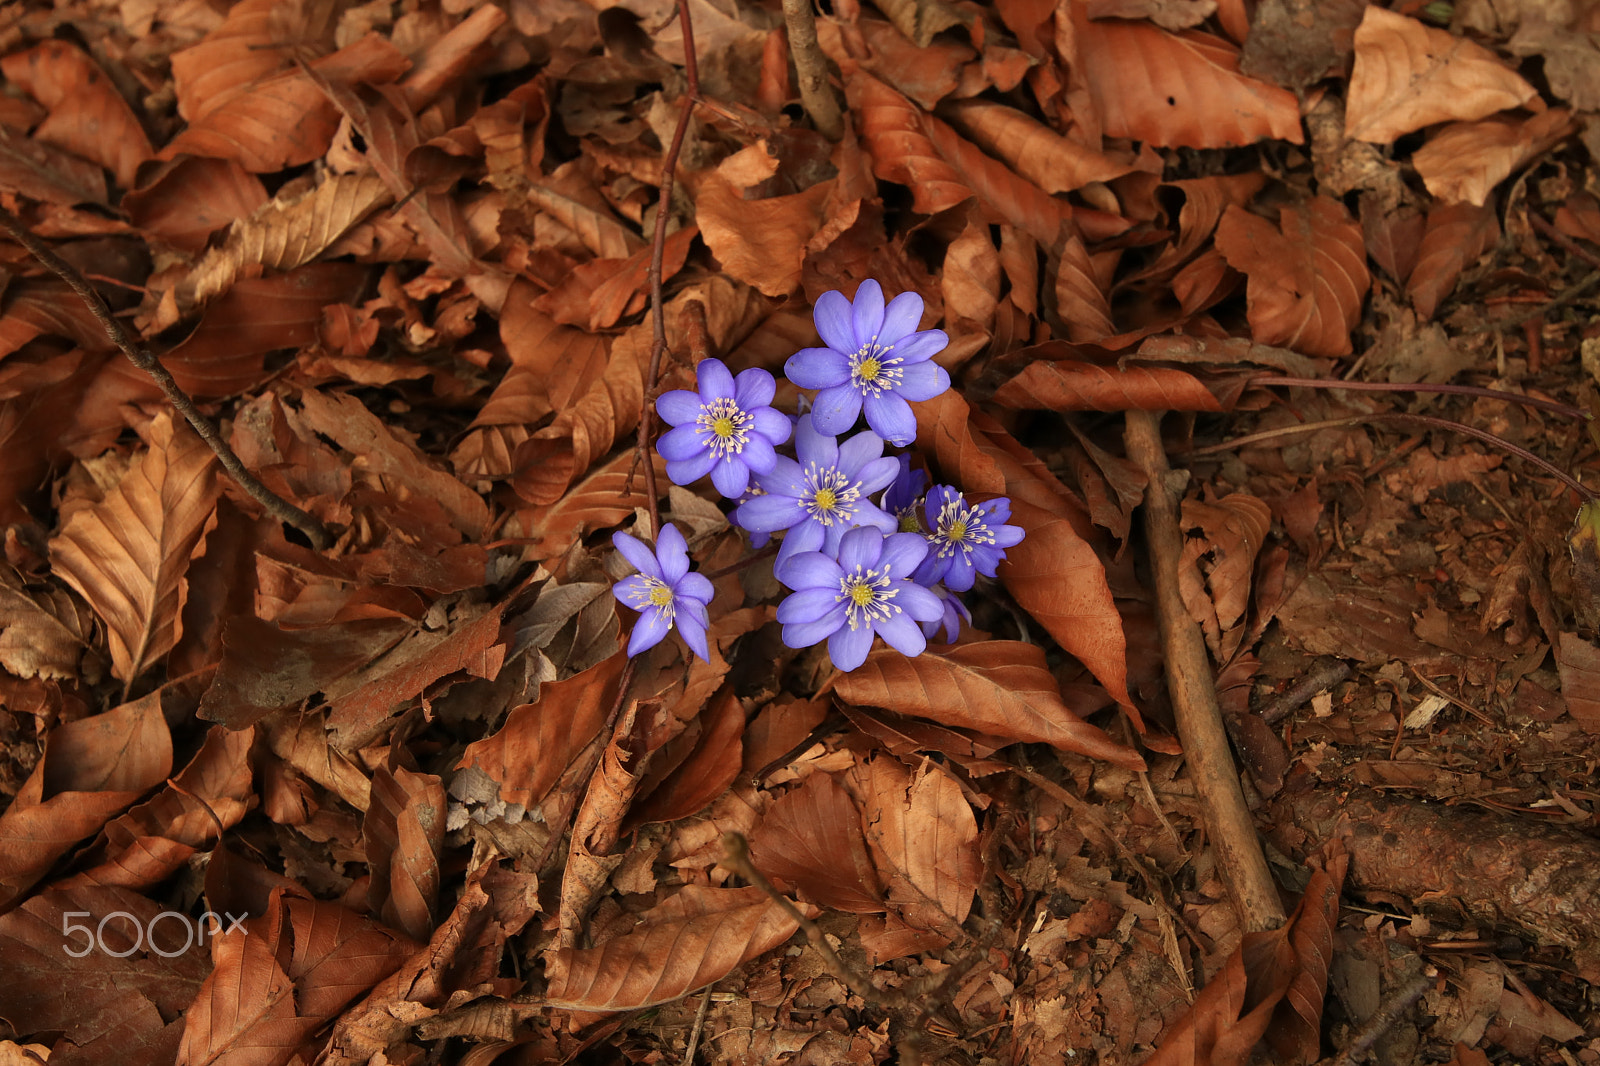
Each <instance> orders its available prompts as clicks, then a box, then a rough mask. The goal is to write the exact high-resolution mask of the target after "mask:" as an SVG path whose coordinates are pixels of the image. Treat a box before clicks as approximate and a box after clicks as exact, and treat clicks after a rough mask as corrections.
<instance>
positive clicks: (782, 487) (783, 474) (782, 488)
mask: <svg viewBox="0 0 1600 1066" xmlns="http://www.w3.org/2000/svg"><path fill="white" fill-rule="evenodd" d="M803 474H804V471H802V470H801V469H800V464H799V463H797V462H795V461H794V460H793V459H791V458H789V457H788V456H787V455H780V456H778V461H777V462H775V463H773V464H772V473H770V474H763V475H762V476H761V477H759V478H757V479H756V482H757V484H759V485H760V486H761V491H762V492H771V493H776V494H777V495H779V496H799V495H800V494H801V493H802V492H804V491H805V486H804V485H803V484H802V476H803Z"/></svg>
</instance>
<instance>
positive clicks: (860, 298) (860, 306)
mask: <svg viewBox="0 0 1600 1066" xmlns="http://www.w3.org/2000/svg"><path fill="white" fill-rule="evenodd" d="M850 320H851V324H852V325H853V326H854V327H855V331H856V344H857V345H858V346H859V345H862V344H866V343H867V342H868V341H870V340H872V339H873V338H874V337H877V336H879V335H880V334H881V333H882V332H883V286H882V285H879V284H878V282H877V281H876V280H875V279H873V278H868V279H867V280H866V281H863V282H862V283H861V287H860V288H858V289H856V298H855V299H854V300H852V301H850ZM845 350H846V351H853V350H854V349H850V348H847V349H845Z"/></svg>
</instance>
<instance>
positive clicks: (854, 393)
mask: <svg viewBox="0 0 1600 1066" xmlns="http://www.w3.org/2000/svg"><path fill="white" fill-rule="evenodd" d="M860 415H861V390H859V389H857V388H856V387H855V386H854V385H835V386H833V387H832V388H827V389H823V390H822V391H821V392H819V393H817V402H816V405H815V406H814V407H812V408H811V420H812V423H813V424H814V425H815V426H816V428H817V432H818V433H824V434H827V435H828V436H830V437H832V436H836V435H838V434H840V433H848V432H850V429H851V427H852V426H854V425H855V424H856V419H857V418H858V417H860Z"/></svg>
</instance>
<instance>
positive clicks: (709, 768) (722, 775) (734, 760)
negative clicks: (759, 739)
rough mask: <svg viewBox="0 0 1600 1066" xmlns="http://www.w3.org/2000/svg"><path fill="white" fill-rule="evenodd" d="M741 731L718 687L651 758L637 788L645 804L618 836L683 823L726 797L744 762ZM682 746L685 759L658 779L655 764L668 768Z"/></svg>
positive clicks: (729, 694)
mask: <svg viewBox="0 0 1600 1066" xmlns="http://www.w3.org/2000/svg"><path fill="white" fill-rule="evenodd" d="M713 636H715V633H714V632H713ZM744 729H745V721H744V705H743V704H741V703H740V702H739V697H738V696H736V695H735V694H734V692H733V689H732V688H730V687H727V686H724V687H723V688H722V689H721V690H720V691H719V692H718V693H717V695H715V696H714V697H712V698H711V700H710V701H709V702H708V703H707V704H706V708H705V710H704V711H702V712H701V713H700V714H698V715H697V716H695V719H694V720H693V721H692V722H690V723H689V726H688V728H686V729H685V730H684V732H683V733H682V734H681V735H680V736H678V737H676V738H674V739H673V741H672V742H671V743H670V744H668V745H667V747H666V748H665V749H664V750H662V751H660V752H658V753H657V754H656V757H655V759H654V760H653V761H652V766H651V772H650V773H649V774H648V775H647V776H646V779H645V781H644V783H643V784H642V785H641V787H640V791H641V793H643V794H644V796H645V798H644V799H643V800H642V801H641V802H639V803H637V804H635V805H634V809H633V810H632V811H630V812H629V813H628V820H627V822H626V823H624V826H623V828H624V830H625V831H626V830H628V829H631V828H633V827H634V826H637V825H643V824H644V823H646V822H672V821H677V820H678V819H679V818H687V817H689V816H690V815H691V814H696V813H698V812H699V811H701V810H703V809H704V808H705V807H707V806H709V805H710V804H711V803H712V801H714V800H715V799H716V798H717V797H718V796H720V795H722V794H723V793H724V792H726V791H727V790H728V788H729V787H730V786H731V785H732V784H733V782H734V780H735V779H736V778H737V777H738V776H739V771H740V769H741V767H742V765H743V762H744ZM686 744H687V745H692V746H691V747H689V749H688V751H689V754H688V755H687V757H681V756H680V757H681V758H682V761H681V762H678V763H677V765H676V766H673V767H672V769H671V770H670V772H668V773H667V774H665V776H662V775H661V774H660V773H659V772H658V769H657V766H656V764H660V763H668V764H669V765H670V763H671V762H672V761H673V757H674V756H675V755H677V752H676V751H674V749H677V748H680V747H681V746H683V745H686ZM652 778H653V779H654V780H652Z"/></svg>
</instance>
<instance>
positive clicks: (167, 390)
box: [0, 207, 333, 551]
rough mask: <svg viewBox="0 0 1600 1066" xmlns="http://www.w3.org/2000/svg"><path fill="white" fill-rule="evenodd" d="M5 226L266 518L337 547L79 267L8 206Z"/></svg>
mask: <svg viewBox="0 0 1600 1066" xmlns="http://www.w3.org/2000/svg"><path fill="white" fill-rule="evenodd" d="M0 227H3V228H4V229H5V231H6V232H7V233H9V234H11V236H12V238H13V239H15V240H16V241H17V243H18V244H21V245H22V246H23V247H24V248H26V249H27V250H28V252H29V253H30V254H31V255H32V256H33V257H34V258H35V259H37V260H38V261H39V262H40V263H42V264H44V266H45V267H46V268H47V269H49V270H50V271H51V272H52V273H54V274H55V275H56V276H57V277H59V278H60V279H61V280H62V281H64V282H66V283H67V284H68V285H69V286H71V288H72V291H73V292H75V293H77V294H78V296H79V297H80V298H81V299H82V300H83V302H84V303H85V304H87V305H88V307H89V312H90V314H92V315H94V317H95V318H96V319H97V320H98V321H99V323H100V325H101V326H102V327H103V328H104V329H105V331H106V336H108V337H110V338H111V341H112V343H113V344H115V345H116V346H117V347H118V348H119V349H121V351H122V354H123V355H125V356H127V357H128V361H129V362H130V363H132V364H133V365H134V366H136V367H138V368H139V369H140V370H143V371H144V372H145V373H146V374H149V375H150V377H151V379H152V380H153V381H155V383H156V385H158V386H159V387H160V389H161V391H162V393H163V394H165V396H166V397H167V401H168V402H169V403H171V404H172V406H173V408H174V409H175V410H177V412H178V413H179V414H181V415H183V417H184V418H185V419H187V420H188V422H189V425H191V426H193V427H194V431H195V432H196V433H198V434H199V435H200V439H201V440H203V441H205V442H206V444H207V445H209V446H210V448H211V450H212V451H213V452H215V453H216V456H217V459H218V460H220V461H221V463H222V468H223V469H224V470H226V471H227V472H228V473H229V475H231V476H232V478H233V480H234V481H236V482H237V483H238V485H239V487H240V488H242V489H244V491H245V492H247V493H249V494H250V498H251V499H253V500H255V501H256V502H257V503H259V504H260V505H261V506H262V507H264V508H266V510H267V513H269V514H271V515H272V516H273V517H274V518H276V519H278V521H280V522H287V523H288V524H289V525H291V526H294V527H295V528H296V529H298V530H299V531H300V532H302V533H304V534H305V535H306V539H308V540H310V541H311V546H312V547H314V548H315V549H317V550H318V551H324V550H326V549H327V548H328V546H329V545H331V544H332V543H333V538H332V537H331V536H330V535H329V534H328V531H327V530H326V529H325V528H323V525H322V523H321V522H318V521H317V520H316V519H315V518H313V517H311V516H310V515H309V514H307V513H306V512H304V511H302V510H301V509H300V508H298V507H296V506H295V505H294V504H292V503H290V502H289V501H288V500H285V499H284V498H283V497H282V496H279V495H278V494H277V493H275V492H273V491H272V490H271V489H269V488H267V487H266V486H265V485H263V484H262V483H261V482H260V481H257V480H256V477H255V475H254V474H252V473H250V471H248V470H246V469H245V466H244V464H243V463H241V462H240V461H239V457H238V456H237V455H235V454H234V451H233V449H232V448H231V447H229V446H228V442H227V441H225V440H223V439H222V435H221V434H220V433H218V432H217V429H216V427H215V426H213V425H212V424H211V421H210V419H208V418H206V416H205V415H203V414H201V413H200V410H199V408H197V407H196V406H195V404H194V400H192V399H190V398H189V394H188V393H186V392H184V391H183V389H181V388H179V387H178V383H177V381H175V380H173V377H172V374H171V372H170V371H168V370H167V368H166V367H165V366H163V365H162V364H161V360H160V359H158V358H157V357H156V355H155V353H154V352H151V351H150V350H149V349H148V348H146V347H144V346H143V345H142V344H139V343H138V342H137V341H135V340H134V339H133V337H132V336H131V335H130V334H129V333H128V331H127V330H125V329H123V327H122V323H121V322H118V321H117V320H116V318H115V317H114V316H113V315H112V314H111V308H109V307H107V306H106V302H105V300H103V299H101V297H100V294H99V293H98V292H96V291H95V290H94V288H93V287H92V286H91V285H90V284H89V283H88V281H86V280H85V279H84V276H83V274H82V273H80V272H79V271H78V268H77V267H75V266H73V265H72V264H71V263H69V262H67V261H66V260H65V259H62V258H61V257H60V256H59V255H56V253H55V252H52V251H51V250H50V249H49V248H48V247H46V246H45V244H44V243H43V242H42V241H40V240H39V239H38V238H37V237H35V236H34V235H33V234H32V233H30V232H29V231H28V229H27V227H25V226H24V225H23V224H22V221H21V220H20V219H18V218H17V216H15V215H13V214H12V213H11V212H10V211H7V210H6V209H5V208H3V207H0Z"/></svg>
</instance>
